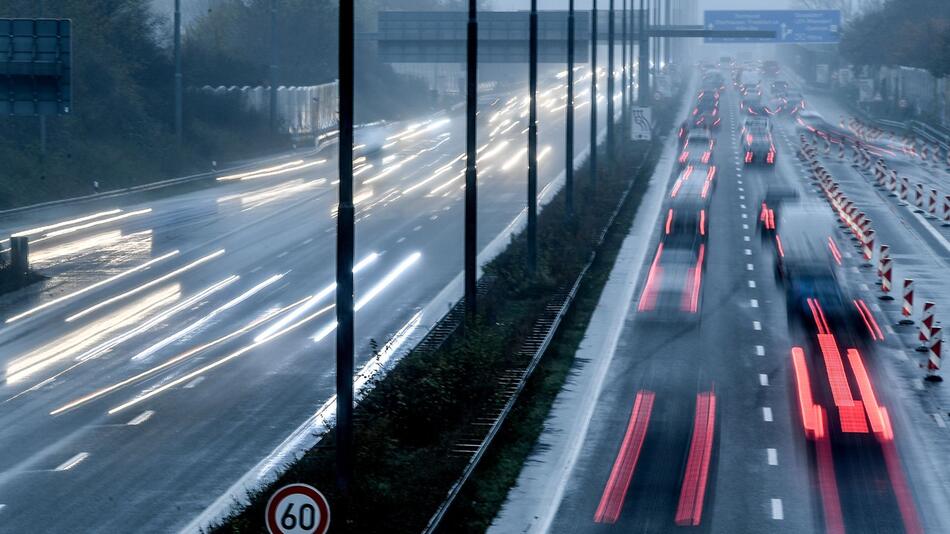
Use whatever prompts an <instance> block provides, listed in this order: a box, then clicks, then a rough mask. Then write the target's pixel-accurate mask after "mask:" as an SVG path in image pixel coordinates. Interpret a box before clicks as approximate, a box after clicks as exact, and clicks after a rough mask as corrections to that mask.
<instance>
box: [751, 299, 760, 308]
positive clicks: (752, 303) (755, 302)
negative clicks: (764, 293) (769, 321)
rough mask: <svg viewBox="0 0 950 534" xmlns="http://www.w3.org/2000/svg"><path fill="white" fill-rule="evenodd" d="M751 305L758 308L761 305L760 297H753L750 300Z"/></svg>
mask: <svg viewBox="0 0 950 534" xmlns="http://www.w3.org/2000/svg"><path fill="white" fill-rule="evenodd" d="M749 306H752V307H753V308H758V307H759V299H752V300H750V301H749Z"/></svg>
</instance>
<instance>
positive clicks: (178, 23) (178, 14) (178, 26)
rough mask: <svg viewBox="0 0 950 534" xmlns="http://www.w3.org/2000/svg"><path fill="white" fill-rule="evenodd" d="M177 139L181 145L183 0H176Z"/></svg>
mask: <svg viewBox="0 0 950 534" xmlns="http://www.w3.org/2000/svg"><path fill="white" fill-rule="evenodd" d="M174 39H175V45H174V46H175V52H174V54H175V111H174V113H175V141H176V142H177V143H178V145H179V146H181V138H182V109H181V108H182V86H181V0H175V38H174Z"/></svg>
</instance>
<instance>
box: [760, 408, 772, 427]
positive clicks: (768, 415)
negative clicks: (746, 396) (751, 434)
mask: <svg viewBox="0 0 950 534" xmlns="http://www.w3.org/2000/svg"><path fill="white" fill-rule="evenodd" d="M762 420H763V421H765V422H766V423H771V422H772V408H769V407H768V406H763V407H762Z"/></svg>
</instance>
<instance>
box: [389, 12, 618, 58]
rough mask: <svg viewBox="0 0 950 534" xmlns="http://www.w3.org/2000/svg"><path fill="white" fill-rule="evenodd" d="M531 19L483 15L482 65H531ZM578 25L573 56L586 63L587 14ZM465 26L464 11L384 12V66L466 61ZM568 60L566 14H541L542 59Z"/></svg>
mask: <svg viewBox="0 0 950 534" xmlns="http://www.w3.org/2000/svg"><path fill="white" fill-rule="evenodd" d="M528 17H529V15H528V12H527V11H497V12H492V11H486V12H483V13H479V15H478V61H479V63H527V62H528ZM574 21H575V23H574V24H575V26H574V37H575V45H574V46H575V52H574V53H575V58H576V61H577V62H578V63H582V62H586V61H587V56H588V54H589V48H588V39H589V37H590V26H589V16H588V14H587V13H586V12H583V11H578V12H577V14H576V15H575V18H574ZM467 23H468V14H467V13H466V12H461V11H423V12H417V11H380V12H379V25H378V30H377V35H376V37H377V41H378V44H379V55H380V58H381V59H382V60H383V61H384V62H386V63H464V62H465V42H466V37H467V30H466V28H467ZM617 28H618V36H619V25H618V27H617ZM598 33H599V32H598ZM566 58H567V12H566V11H541V12H539V13H538V61H539V62H541V63H564V62H565V61H566Z"/></svg>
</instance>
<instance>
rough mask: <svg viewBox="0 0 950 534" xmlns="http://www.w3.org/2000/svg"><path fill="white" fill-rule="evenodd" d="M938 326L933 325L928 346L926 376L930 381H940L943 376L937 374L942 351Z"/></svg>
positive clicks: (940, 333)
mask: <svg viewBox="0 0 950 534" xmlns="http://www.w3.org/2000/svg"><path fill="white" fill-rule="evenodd" d="M941 330H942V329H941V328H940V327H939V326H935V327H934V328H933V331H932V332H931V333H930V334H931V335H930V346H929V347H928V349H929V350H928V353H929V354H928V357H927V378H926V380H928V381H930V382H942V381H943V378H942V377H941V376H940V375H938V374H937V371H939V370H940V358H941V354H940V353H941V352H943V335H942V332H941Z"/></svg>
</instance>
